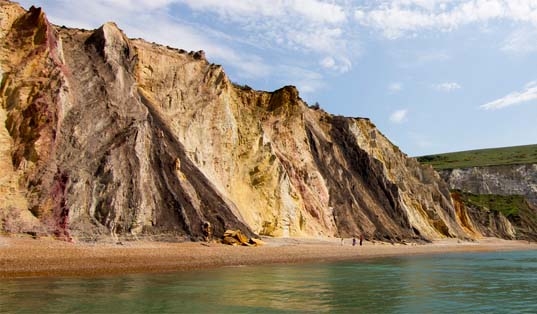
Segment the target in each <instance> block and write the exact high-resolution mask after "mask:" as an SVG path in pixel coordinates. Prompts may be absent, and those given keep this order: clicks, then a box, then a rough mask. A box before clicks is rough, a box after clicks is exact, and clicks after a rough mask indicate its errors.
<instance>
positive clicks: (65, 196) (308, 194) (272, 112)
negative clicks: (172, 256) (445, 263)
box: [0, 0, 482, 242]
mask: <svg viewBox="0 0 537 314" xmlns="http://www.w3.org/2000/svg"><path fill="white" fill-rule="evenodd" d="M0 8H1V11H0V21H1V27H2V28H1V30H0V32H1V33H0V36H1V37H0V38H1V39H2V46H1V48H0V62H1V64H0V65H1V72H0V73H1V74H2V83H1V86H0V105H1V106H0V119H2V121H5V123H3V124H2V125H1V127H0V143H1V147H0V163H1V165H2V169H5V171H4V172H3V173H2V174H1V177H0V192H1V193H0V198H2V199H3V200H9V201H8V202H2V205H0V213H1V217H0V218H2V227H3V228H4V230H6V231H9V232H41V233H53V234H55V235H56V236H58V237H60V238H64V239H71V238H73V237H74V238H77V239H81V240H99V239H102V238H106V237H108V236H113V237H131V238H141V237H146V236H153V237H156V236H157V235H158V236H162V235H165V236H166V237H167V238H173V239H194V240H201V239H203V236H204V234H203V225H204V224H205V223H207V222H208V223H210V225H211V226H212V228H213V234H214V236H215V237H222V236H223V234H224V232H225V230H227V229H234V230H237V229H238V230H241V231H242V232H244V233H245V235H246V236H248V237H251V236H254V235H255V234H258V235H270V236H304V237H317V236H328V237H336V236H337V237H349V236H355V235H358V234H363V235H364V236H365V238H366V239H379V240H385V241H392V242H398V241H403V240H409V239H411V240H415V241H429V240H432V239H439V238H445V237H456V238H461V239H472V238H476V237H479V236H481V235H482V234H481V233H480V231H479V228H476V224H477V222H475V221H470V218H469V217H468V214H467V213H466V212H465V210H464V209H458V210H456V208H455V207H454V206H453V203H452V201H451V196H450V194H449V190H448V186H447V185H446V184H445V183H444V182H443V181H442V180H441V178H440V177H439V176H438V174H437V173H436V172H435V171H434V170H433V169H432V168H431V167H429V166H422V165H420V164H419V163H418V162H417V161H416V160H415V159H412V158H408V157H407V156H406V155H405V154H404V153H402V152H401V151H400V150H399V149H398V148H397V147H396V146H394V145H393V144H392V143H391V142H390V141H389V140H388V139H387V138H386V137H385V136H384V135H383V134H382V133H381V132H379V130H377V128H376V127H375V125H374V124H373V123H371V122H370V121H369V120H368V119H365V118H347V117H340V116H333V115H331V114H328V113H326V112H324V111H323V110H320V109H315V108H310V107H309V106H308V105H307V104H306V103H305V102H304V101H303V100H302V99H301V98H300V96H299V92H298V91H297V89H296V88H295V87H293V86H286V87H283V88H281V89H279V90H276V91H274V92H264V91H256V90H253V89H251V88H248V87H242V86H238V85H236V84H233V83H232V82H231V81H230V80H229V78H228V77H227V76H226V74H225V73H224V71H223V68H222V67H221V66H219V65H215V64H211V63H210V62H208V61H207V59H206V58H205V54H204V53H203V52H202V51H200V52H191V53H187V52H185V51H183V50H178V49H173V48H169V47H165V46H161V45H157V44H151V43H148V42H146V41H144V40H141V39H129V38H127V37H126V36H125V34H124V33H123V32H122V31H121V30H120V29H119V28H118V26H117V25H115V24H114V23H106V24H104V25H103V26H102V27H100V28H99V29H97V30H92V31H88V30H80V29H69V28H65V27H57V26H55V25H52V24H50V23H49V22H48V20H47V18H46V16H45V14H44V13H43V12H42V11H41V10H40V9H38V8H33V7H32V8H30V9H29V10H28V11H25V10H23V9H22V8H20V7H19V6H18V5H16V4H14V3H12V2H9V1H5V0H0Z"/></svg>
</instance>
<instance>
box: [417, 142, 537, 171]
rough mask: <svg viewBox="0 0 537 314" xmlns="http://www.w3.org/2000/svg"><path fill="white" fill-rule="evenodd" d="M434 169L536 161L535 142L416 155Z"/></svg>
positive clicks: (536, 145) (536, 147)
mask: <svg viewBox="0 0 537 314" xmlns="http://www.w3.org/2000/svg"><path fill="white" fill-rule="evenodd" d="M417 159H418V161H419V162H421V163H424V164H430V165H432V166H433V168H435V169H436V170H443V169H454V168H469V167H487V166H499V165H520V164H531V163H537V144H534V145H524V146H512V147H502V148H488V149H478V150H469V151H463V152H454V153H446V154H438V155H427V156H420V157H417Z"/></svg>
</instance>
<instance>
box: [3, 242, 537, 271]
mask: <svg viewBox="0 0 537 314" xmlns="http://www.w3.org/2000/svg"><path fill="white" fill-rule="evenodd" d="M263 241H264V242H265V244H264V245H262V246H258V247H244V246H229V245H223V244H219V243H202V242H186V243H170V242H153V241H127V242H119V243H84V242H78V243H70V242H63V241H58V240H54V239H52V238H39V239H32V238H31V237H24V236H13V235H11V236H0V278H17V277H53V276H88V277H91V276H107V275H118V274H129V273H151V272H174V271H187V270H194V269H207V268H217V267H226V266H245V265H262V264H297V263H326V262H333V261H342V260H361V259H370V258H378V257H388V256H404V255H418V254H448V253H457V252H496V251H517V250H536V249H537V243H528V242H527V241H518V240H512V241H510V240H502V239H496V238H483V239H478V240H476V241H472V242H464V241H461V240H457V239H445V240H438V241H434V242H433V243H428V244H414V243H408V244H391V243H385V242H369V241H364V245H363V246H359V245H356V246H352V240H351V239H345V240H344V243H343V245H342V244H341V239H336V238H322V239H305V238H263Z"/></svg>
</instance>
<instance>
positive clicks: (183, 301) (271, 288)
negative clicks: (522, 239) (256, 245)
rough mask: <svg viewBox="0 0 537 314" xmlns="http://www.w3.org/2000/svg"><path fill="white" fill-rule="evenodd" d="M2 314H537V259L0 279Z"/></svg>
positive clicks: (530, 254) (476, 256)
mask: <svg viewBox="0 0 537 314" xmlns="http://www.w3.org/2000/svg"><path fill="white" fill-rule="evenodd" d="M0 313H32V314H33V313H537V251H517V252H493V253H464V254H461V253H447V254H435V255H420V256H405V257H391V258H374V259H370V260H363V259H362V260H357V261H346V262H337V263H316V264H296V265H264V266H238V267H223V268H217V269H210V270H199V271H188V272H176V273H165V274H154V273H152V274H134V275H122V276H113V277H112V276H108V277H105V276H103V277H92V278H83V277H62V278H19V279H7V280H6V279H0Z"/></svg>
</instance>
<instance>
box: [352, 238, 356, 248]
mask: <svg viewBox="0 0 537 314" xmlns="http://www.w3.org/2000/svg"><path fill="white" fill-rule="evenodd" d="M355 245H356V237H353V238H352V246H355Z"/></svg>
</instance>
